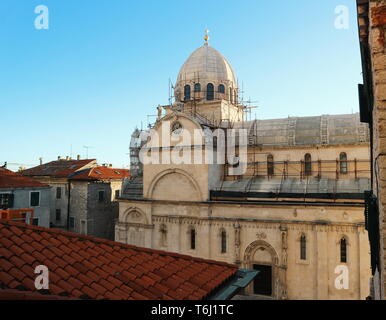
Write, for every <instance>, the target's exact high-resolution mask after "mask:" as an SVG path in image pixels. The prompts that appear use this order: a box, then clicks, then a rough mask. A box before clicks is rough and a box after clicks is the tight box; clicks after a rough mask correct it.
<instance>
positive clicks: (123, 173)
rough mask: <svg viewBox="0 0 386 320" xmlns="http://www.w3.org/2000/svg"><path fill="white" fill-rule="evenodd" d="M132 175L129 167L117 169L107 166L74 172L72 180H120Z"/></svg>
mask: <svg viewBox="0 0 386 320" xmlns="http://www.w3.org/2000/svg"><path fill="white" fill-rule="evenodd" d="M128 177H130V171H129V170H127V169H116V168H111V167H105V166H98V167H93V168H87V169H84V170H81V171H77V172H74V173H73V174H72V175H71V176H70V178H71V180H91V181H92V180H120V179H123V178H128Z"/></svg>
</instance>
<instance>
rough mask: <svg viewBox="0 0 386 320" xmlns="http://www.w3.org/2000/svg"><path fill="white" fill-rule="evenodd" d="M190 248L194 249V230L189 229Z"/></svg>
mask: <svg viewBox="0 0 386 320" xmlns="http://www.w3.org/2000/svg"><path fill="white" fill-rule="evenodd" d="M190 249H192V250H195V249H196V230H195V229H193V228H192V229H190Z"/></svg>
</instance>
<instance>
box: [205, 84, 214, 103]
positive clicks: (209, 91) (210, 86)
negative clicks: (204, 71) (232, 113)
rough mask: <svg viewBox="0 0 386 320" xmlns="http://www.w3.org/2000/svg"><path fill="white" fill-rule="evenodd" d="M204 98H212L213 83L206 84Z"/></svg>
mask: <svg viewBox="0 0 386 320" xmlns="http://www.w3.org/2000/svg"><path fill="white" fill-rule="evenodd" d="M206 100H214V85H213V84H212V83H208V85H207V86H206Z"/></svg>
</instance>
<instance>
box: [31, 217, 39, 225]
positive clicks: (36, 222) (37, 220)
mask: <svg viewBox="0 0 386 320" xmlns="http://www.w3.org/2000/svg"><path fill="white" fill-rule="evenodd" d="M32 225H33V226H38V225H39V218H33V219H32Z"/></svg>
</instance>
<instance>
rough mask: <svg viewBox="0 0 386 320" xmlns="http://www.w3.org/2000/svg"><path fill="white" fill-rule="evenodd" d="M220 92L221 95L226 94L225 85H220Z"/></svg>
mask: <svg viewBox="0 0 386 320" xmlns="http://www.w3.org/2000/svg"><path fill="white" fill-rule="evenodd" d="M218 92H219V93H225V86H224V85H223V84H220V85H219V86H218Z"/></svg>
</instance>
